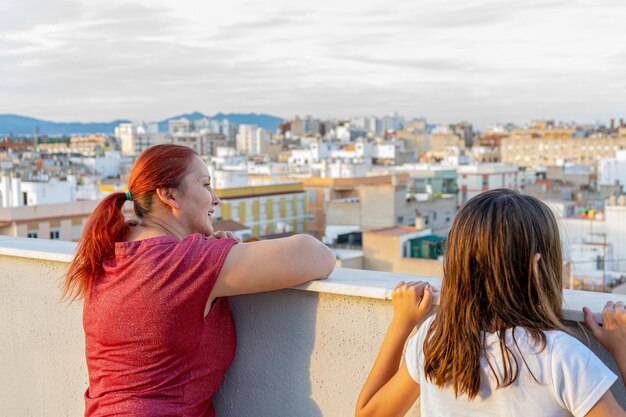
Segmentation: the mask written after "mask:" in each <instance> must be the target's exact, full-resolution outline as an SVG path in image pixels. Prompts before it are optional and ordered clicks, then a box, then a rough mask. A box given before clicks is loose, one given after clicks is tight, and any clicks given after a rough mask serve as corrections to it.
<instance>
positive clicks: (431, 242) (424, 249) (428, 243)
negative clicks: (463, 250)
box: [409, 235, 447, 259]
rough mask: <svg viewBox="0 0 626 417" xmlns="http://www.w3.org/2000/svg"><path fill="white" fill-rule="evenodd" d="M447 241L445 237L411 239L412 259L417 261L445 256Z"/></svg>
mask: <svg viewBox="0 0 626 417" xmlns="http://www.w3.org/2000/svg"><path fill="white" fill-rule="evenodd" d="M446 241H447V239H446V238H445V237H443V236H435V235H429V236H423V237H417V238H415V239H411V240H410V241H409V242H410V245H411V254H410V256H411V258H417V259H437V258H438V257H439V256H443V250H444V248H445V245H446Z"/></svg>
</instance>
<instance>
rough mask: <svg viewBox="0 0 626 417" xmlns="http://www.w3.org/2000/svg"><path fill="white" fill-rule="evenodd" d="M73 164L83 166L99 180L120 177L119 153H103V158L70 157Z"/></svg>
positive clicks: (120, 161)
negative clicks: (99, 178)
mask: <svg viewBox="0 0 626 417" xmlns="http://www.w3.org/2000/svg"><path fill="white" fill-rule="evenodd" d="M70 161H71V162H72V163H73V164H80V165H83V166H85V167H86V168H87V169H89V170H90V171H91V173H93V174H95V175H98V176H99V177H101V178H114V177H118V176H119V175H120V173H121V172H120V165H121V163H122V155H121V154H120V153H119V152H110V151H107V152H105V156H104V157H102V156H95V157H94V156H80V157H72V158H70Z"/></svg>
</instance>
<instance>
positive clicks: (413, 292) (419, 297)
mask: <svg viewBox="0 0 626 417" xmlns="http://www.w3.org/2000/svg"><path fill="white" fill-rule="evenodd" d="M432 300H433V289H432V287H431V286H430V284H429V283H427V282H422V281H413V282H409V283H405V282H404V281H400V282H398V283H397V284H396V286H395V287H394V288H393V292H392V293H391V301H392V303H393V319H394V320H397V321H399V322H401V323H404V324H408V325H410V326H411V327H415V326H417V325H419V324H421V323H422V322H423V321H424V319H426V317H427V316H428V313H430V310H431V309H432Z"/></svg>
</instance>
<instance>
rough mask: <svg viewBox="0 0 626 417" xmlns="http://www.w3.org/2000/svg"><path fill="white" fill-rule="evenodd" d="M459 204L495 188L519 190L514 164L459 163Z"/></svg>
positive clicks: (517, 174)
mask: <svg viewBox="0 0 626 417" xmlns="http://www.w3.org/2000/svg"><path fill="white" fill-rule="evenodd" d="M457 174H458V176H457V188H458V190H459V204H463V203H465V202H466V201H467V200H469V199H470V198H472V197H474V196H476V195H478V194H480V193H482V192H484V191H489V190H493V189H496V188H510V189H513V190H519V189H520V185H521V177H520V173H519V170H518V168H517V166H516V165H509V164H501V163H487V164H480V165H460V166H459V167H458V168H457Z"/></svg>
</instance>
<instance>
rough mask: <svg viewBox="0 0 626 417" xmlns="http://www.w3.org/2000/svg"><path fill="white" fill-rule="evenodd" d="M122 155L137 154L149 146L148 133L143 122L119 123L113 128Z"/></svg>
mask: <svg viewBox="0 0 626 417" xmlns="http://www.w3.org/2000/svg"><path fill="white" fill-rule="evenodd" d="M115 138H116V139H117V140H118V142H119V143H120V147H121V150H122V155H130V156H132V155H138V154H140V153H141V152H143V151H144V149H146V148H148V147H149V146H150V134H148V130H147V127H146V126H145V125H144V124H143V123H121V124H120V125H119V126H117V127H116V128H115Z"/></svg>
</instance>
